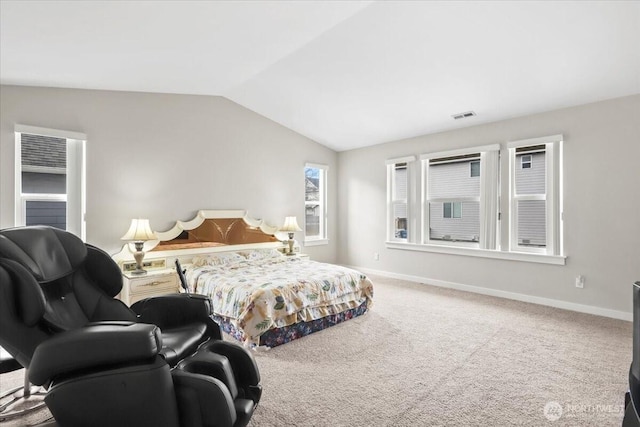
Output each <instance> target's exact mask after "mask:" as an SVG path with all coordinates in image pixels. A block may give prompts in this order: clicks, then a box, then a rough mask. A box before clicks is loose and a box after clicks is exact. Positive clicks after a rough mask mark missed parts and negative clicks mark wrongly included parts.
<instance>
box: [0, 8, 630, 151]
mask: <svg viewBox="0 0 640 427" xmlns="http://www.w3.org/2000/svg"><path fill="white" fill-rule="evenodd" d="M0 82H1V83H2V84H16V85H32V86H52V87H69V88H87V89H107V90H127V91H140V92H164V93H181V94H205V95H221V96H225V97H227V98H229V99H231V100H233V101H235V102H237V103H238V104H241V105H243V106H245V107H247V108H249V109H251V110H253V111H255V112H257V113H259V114H262V115H263V116H266V117H268V118H270V119H272V120H274V121H276V122H278V123H280V124H282V125H284V126H287V127H289V128H291V129H293V130H295V131H297V132H299V133H301V134H303V135H305V136H307V137H309V138H311V139H314V140H316V141H318V142H320V143H322V144H324V145H326V146H328V147H330V148H333V149H335V150H338V151H343V150H348V149H352V148H357V147H363V146H368V145H373V144H378V143H382V142H387V141H392V140H397V139H401V138H406V137H411V136H416V135H421V134H427V133H433V132H438V131H443V130H449V129H455V128H459V127H463V126H470V125H475V124H479V123H486V122H491V121H496V120H501V119H505V118H509V117H515V116H521V115H525V114H531V113H536V112H541V111H547V110H552V109H557V108H563V107H568V106H572V105H578V104H584V103H588V102H593V101H598V100H602V99H608V98H615V97H619V96H625V95H631V94H637V93H640V1H621V2H616V1H603V2H599V1H593V2H551V1H532V2H519V1H512V2H506V1H503V2H500V1H498V2H488V1H485V2H473V1H469V2H467V1H458V2H444V1H442V2H439V1H424V2H419V1H406V2H405V1H388V2H378V1H375V2H367V1H362V2H361V1H290V2H286V1H240V2H227V1H215V2H214V1H6V0H1V3H0ZM468 110H473V111H475V112H476V113H477V114H478V115H477V116H476V117H473V118H469V119H464V120H460V121H454V120H453V119H452V118H451V115H452V114H455V113H460V112H465V111H468Z"/></svg>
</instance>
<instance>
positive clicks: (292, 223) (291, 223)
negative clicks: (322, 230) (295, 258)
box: [280, 216, 302, 255]
mask: <svg viewBox="0 0 640 427" xmlns="http://www.w3.org/2000/svg"><path fill="white" fill-rule="evenodd" d="M280 231H286V232H287V233H289V241H288V242H287V243H289V252H287V255H293V242H294V240H293V233H294V232H296V231H302V229H301V228H300V226H298V221H297V220H296V217H295V216H288V217H286V218H285V219H284V225H283V226H282V227H280Z"/></svg>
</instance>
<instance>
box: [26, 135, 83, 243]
mask: <svg viewBox="0 0 640 427" xmlns="http://www.w3.org/2000/svg"><path fill="white" fill-rule="evenodd" d="M23 133H26V134H31V135H41V136H49V137H55V138H64V139H65V140H66V141H67V167H66V174H67V189H66V192H65V193H64V194H58V195H55V194H48V193H47V194H36V193H25V194H23V193H22V134H23ZM14 138H15V144H14V147H15V156H14V160H15V164H14V167H15V169H14V170H15V173H14V189H15V193H14V195H15V197H14V224H15V225H16V226H19V225H25V223H26V201H27V200H35V199H34V197H37V198H38V200H58V201H62V200H61V199H60V197H59V196H64V198H65V200H64V201H65V202H66V203H67V209H66V210H67V219H66V222H67V230H68V231H70V232H72V233H74V234H75V235H77V236H78V237H80V239H82V240H83V241H84V240H86V163H87V162H86V148H85V146H86V141H87V135H86V134H84V133H81V132H73V131H65V130H60V129H49V128H41V127H36V126H26V125H20V124H16V125H15V126H14ZM49 172H51V171H49ZM58 173H60V171H58Z"/></svg>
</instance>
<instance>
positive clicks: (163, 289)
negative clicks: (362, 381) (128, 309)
mask: <svg viewBox="0 0 640 427" xmlns="http://www.w3.org/2000/svg"><path fill="white" fill-rule="evenodd" d="M122 280H123V282H124V284H123V286H122V292H120V299H121V300H122V302H124V303H125V304H127V305H129V306H130V305H131V304H133V303H135V302H137V301H140V300H141V299H144V298H149V297H156V296H158V295H166V294H175V293H177V292H178V291H179V287H178V275H177V274H176V272H175V270H173V269H161V270H149V271H148V272H147V274H145V275H144V276H136V275H133V274H131V273H128V272H125V273H123V278H122Z"/></svg>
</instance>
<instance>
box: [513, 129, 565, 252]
mask: <svg viewBox="0 0 640 427" xmlns="http://www.w3.org/2000/svg"><path fill="white" fill-rule="evenodd" d="M561 144H562V136H561V135H555V136H550V137H543V138H535V139H528V140H523V141H514V142H510V143H509V144H508V148H509V174H510V177H509V200H510V217H509V218H510V227H509V232H510V242H509V243H510V250H511V251H516V252H535V253H542V254H547V255H559V254H561V253H562V248H561V239H560V236H561V232H560V228H561V221H560V213H561V212H562V207H561V203H562V198H561V194H560V191H561V188H562V185H561V175H560V164H561V159H560V155H561Z"/></svg>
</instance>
